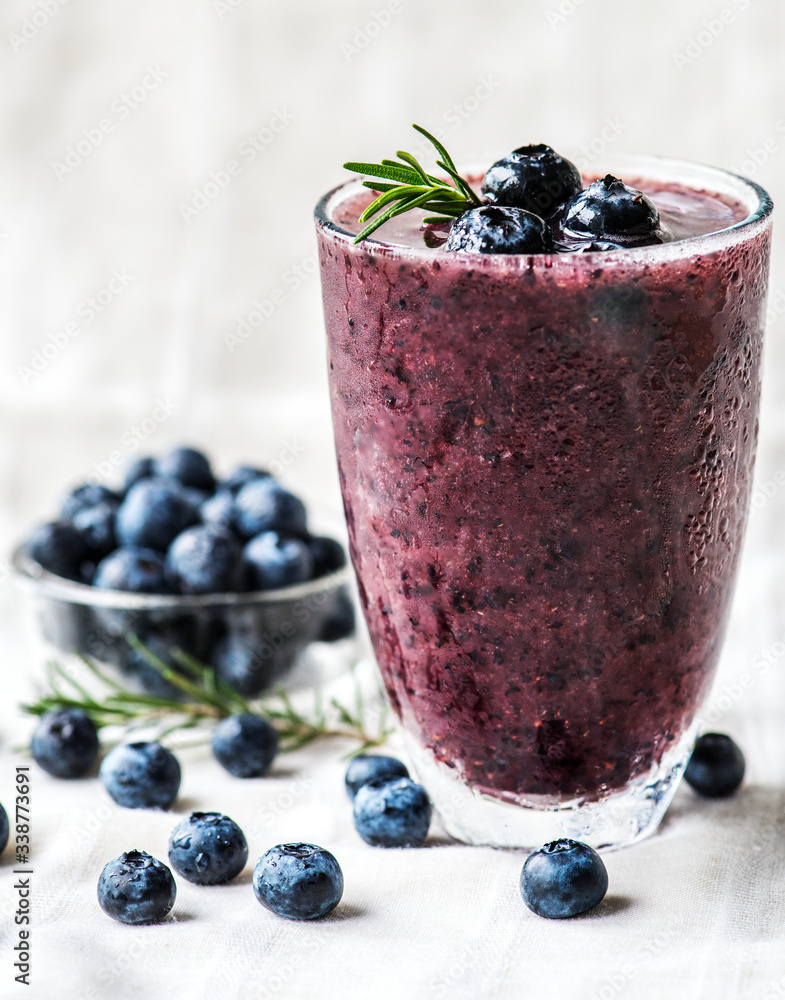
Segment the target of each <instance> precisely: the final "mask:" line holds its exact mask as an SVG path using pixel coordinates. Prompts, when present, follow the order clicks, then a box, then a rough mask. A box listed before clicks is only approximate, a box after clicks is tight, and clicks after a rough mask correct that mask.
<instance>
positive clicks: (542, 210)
mask: <svg viewBox="0 0 785 1000" xmlns="http://www.w3.org/2000/svg"><path fill="white" fill-rule="evenodd" d="M582 186H583V182H582V181H581V175H580V171H579V170H578V168H577V167H576V166H575V164H574V163H571V162H570V161H569V160H567V159H565V158H564V157H563V156H559V154H558V153H556V152H554V151H553V149H551V147H550V146H545V145H542V144H538V145H534V146H521V147H520V148H519V149H516V150H514V151H513V152H512V153H510V154H509V156H505V157H503V158H502V159H501V160H497V162H496V163H494V164H493V166H492V167H490V168H489V169H488V171H487V173H486V174H485V177H483V181H482V193H483V197H484V199H485V201H486V202H487V203H488V204H490V205H507V206H510V207H514V208H525V209H526V211H527V212H534V214H535V215H539V216H541V217H542V218H543V219H547V218H550V216H552V215H553V214H554V213H555V212H556V211H558V209H559V208H560V207H561V206H562V205H563V204H564V203H565V202H566V201H569V199H570V198H572V197H573V196H574V195H576V194H577V193H578V192H579V191H580V189H581V187H582Z"/></svg>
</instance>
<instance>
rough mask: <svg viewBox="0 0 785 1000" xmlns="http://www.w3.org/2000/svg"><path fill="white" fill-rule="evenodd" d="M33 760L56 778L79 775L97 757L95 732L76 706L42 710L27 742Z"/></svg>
mask: <svg viewBox="0 0 785 1000" xmlns="http://www.w3.org/2000/svg"><path fill="white" fill-rule="evenodd" d="M30 749H31V751H32V754H33V759H34V760H35V762H36V763H37V764H38V766H39V767H42V768H43V769H44V770H45V771H46V772H47V773H48V774H53V775H54V776H55V777H56V778H81V777H82V775H85V774H87V772H88V771H89V770H90V768H91V767H92V766H93V764H94V763H95V758H96V757H97V756H98V732H97V730H96V728H95V723H94V722H93V720H92V719H91V718H90V716H89V715H85V713H84V712H83V711H81V709H78V708H61V709H57V710H55V711H52V712H45V713H44V714H43V715H42V716H41V718H40V719H39V721H38V725H37V726H36V727H35V731H34V732H33V737H32V739H31V741H30Z"/></svg>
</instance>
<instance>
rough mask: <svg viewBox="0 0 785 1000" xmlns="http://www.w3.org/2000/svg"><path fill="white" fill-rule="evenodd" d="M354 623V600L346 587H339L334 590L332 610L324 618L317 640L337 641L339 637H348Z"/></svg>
mask: <svg viewBox="0 0 785 1000" xmlns="http://www.w3.org/2000/svg"><path fill="white" fill-rule="evenodd" d="M355 625H356V615H355V612H354V601H353V600H352V599H351V597H350V595H349V592H348V591H347V590H346V588H345V587H341V589H340V590H338V591H337V592H336V595H335V603H334V604H333V607H332V610H331V611H330V613H329V615H328V616H327V617H326V618H325V619H324V623H323V624H322V627H321V630H320V632H319V640H320V641H321V642H338V640H339V639H348V638H349V636H351V635H354V632H355Z"/></svg>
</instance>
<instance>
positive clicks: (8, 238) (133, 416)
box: [0, 0, 785, 1000]
mask: <svg viewBox="0 0 785 1000" xmlns="http://www.w3.org/2000/svg"><path fill="white" fill-rule="evenodd" d="M723 11H726V12H727V11H729V12H730V15H731V16H730V17H727V16H726V15H725V14H724V13H723ZM721 14H722V16H720V15H721ZM784 39H785V6H783V5H781V4H772V3H768V4H763V3H759V4H756V3H743V2H741V0H739V2H736V0H733V2H731V0H728V2H727V3H725V4H722V3H720V2H718V0H695V2H694V3H692V4H690V5H689V6H688V7H687V6H685V5H684V4H683V3H681V2H680V0H660V2H659V3H658V4H657V5H656V10H655V8H654V7H653V6H652V5H646V4H640V5H637V4H636V5H624V8H623V12H622V9H621V7H620V6H619V4H618V3H616V2H615V0H587V2H585V3H579V2H578V0H574V2H569V0H566V2H559V3H557V2H556V0H552V2H550V0H549V2H548V3H547V4H510V3H509V2H507V0H486V2H484V3H483V4H481V5H478V4H477V3H471V2H469V0H453V3H451V4H450V5H449V7H447V8H445V6H444V5H440V4H435V3H432V2H428V0H426V2H423V0H418V2H415V0H400V2H397V0H378V3H373V4H371V3H368V2H367V0H343V2H341V3H317V2H315V0H293V2H290V3H272V2H266V0H187V2H186V0H169V2H167V3H165V4H161V3H160V2H156V0H134V2H128V0H112V2H111V3H107V2H106V0H70V2H66V0H3V3H2V5H0V74H2V86H0V330H1V331H2V332H1V333H0V517H1V518H2V520H1V521H0V546H2V552H0V558H2V559H4V554H5V553H6V552H7V551H8V549H9V548H10V546H11V544H12V543H13V542H14V541H15V540H17V539H18V538H19V537H20V536H21V535H22V534H23V533H24V532H25V531H26V530H27V529H28V528H29V526H30V525H31V523H32V522H33V521H34V520H36V519H44V518H46V517H48V516H50V515H51V514H52V512H53V508H54V507H55V504H56V498H57V496H58V495H59V493H60V492H61V491H62V490H63V489H64V488H65V487H66V486H67V485H68V484H70V483H71V482H73V481H76V480H78V479H79V478H80V477H84V476H87V475H90V474H95V475H98V476H99V477H105V476H106V475H107V473H111V472H112V470H113V469H114V468H116V467H117V466H118V465H119V464H121V463H123V462H125V461H126V460H128V459H129V458H131V457H134V456H135V455H137V454H140V453H142V452H143V451H153V452H160V451H161V449H162V448H164V447H166V446H167V445H168V444H170V443H174V442H175V441H179V440H187V441H189V442H193V443H195V444H200V443H203V444H204V445H205V446H207V447H208V448H209V449H210V450H211V452H212V453H213V454H215V455H217V456H218V457H219V459H220V464H221V467H222V468H228V467H229V466H230V465H231V463H232V462H233V461H236V460H237V461H239V460H246V461H247V460H251V461H259V462H267V463H268V464H270V465H271V466H272V467H273V468H274V470H275V471H276V472H278V473H280V474H281V475H282V477H283V478H284V480H285V481H286V482H287V483H288V484H289V485H290V486H292V487H293V488H295V489H297V490H298V491H300V492H302V493H303V495H304V496H305V497H306V498H307V499H308V500H309V502H310V504H311V506H312V507H313V506H314V505H322V506H323V507H325V508H326V509H327V510H331V511H333V512H335V511H338V510H340V501H339V497H338V489H337V477H336V474H335V468H334V459H333V453H332V443H331V430H330V422H329V409H328V397H327V383H326V373H325V365H324V360H323V357H324V350H323V332H322V320H321V306H320V301H319V289H318V278H317V277H316V274H315V258H314V241H313V235H312V222H311V213H312V207H313V204H314V203H315V202H316V200H317V198H318V197H319V196H320V195H321V194H322V193H323V191H324V190H326V189H327V188H328V187H331V186H332V185H333V184H336V183H338V182H339V181H340V180H341V173H342V171H341V168H340V164H341V163H342V162H343V161H344V160H346V159H347V158H350V157H357V158H363V157H367V158H370V157H383V156H388V155H391V154H392V153H393V152H394V150H395V149H397V148H413V147H412V146H411V139H410V136H411V135H412V134H413V133H411V130H410V129H409V124H410V122H412V121H418V122H422V123H423V124H424V125H425V126H426V127H429V128H436V129H439V128H441V130H442V133H443V136H444V138H445V140H446V142H447V145H448V148H449V149H450V151H451V152H452V153H453V154H454V155H455V157H456V158H458V159H459V160H461V159H464V160H467V159H469V158H471V159H472V160H478V159H485V160H486V161H487V160H489V159H490V158H491V157H495V156H499V155H502V154H503V153H504V152H505V151H506V150H508V149H509V148H510V147H511V145H514V144H520V143H522V142H530V141H547V142H552V143H554V144H555V145H556V146H557V147H558V148H560V149H563V150H564V151H565V152H568V153H569V152H571V151H572V152H574V155H575V156H576V157H577V159H578V162H579V163H580V165H581V166H582V167H585V168H586V169H589V170H593V169H598V170H602V168H603V158H604V157H605V156H606V155H611V153H612V151H613V149H614V148H618V149H624V150H630V151H641V152H662V153H666V154H672V155H678V156H683V157H685V158H691V159H695V160H699V161H703V162H711V163H717V164H719V165H722V166H726V167H729V168H735V169H739V170H741V171H742V172H752V173H754V176H755V178H756V179H757V180H760V181H761V183H763V184H765V185H766V186H768V187H770V188H771V190H772V193H773V194H774V196H775V201H776V200H777V197H778V195H781V194H785V178H784V177H783V173H782V158H783V156H785V152H783V151H782V150H783V146H782V143H783V138H782V128H783V127H782V119H781V117H780V116H781V115H782V113H783V108H784V107H785V78H783V75H782V73H781V70H780V67H781V55H782V48H783V40H784ZM140 88H141V89H140ZM126 97H127V99H126ZM129 102H130V103H129ZM416 148H417V149H419V147H416ZM230 164H235V165H236V167H235V166H230ZM777 248H778V250H777V254H775V260H774V270H773V274H772V285H771V287H772V295H771V305H772V308H771V315H770V329H769V335H768V336H769V344H768V348H767V362H768V368H767V375H766V378H767V383H766V393H765V399H764V411H763V415H762V420H761V435H762V436H761V455H760V461H759V466H758V474H757V476H758V483H759V490H758V492H757V493H756V512H755V517H754V518H753V519H752V521H751V527H750V532H749V536H748V543H747V548H746V552H745V555H744V560H743V566H742V572H741V576H740V582H739V587H738V592H737V598H736V603H735V606H734V612H733V619H732V623H731V628H730V633H729V638H728V642H727V644H726V648H725V652H724V654H723V661H722V668H721V671H720V675H719V677H718V680H717V684H716V685H715V688H714V692H713V695H712V701H711V702H710V710H709V711H708V713H707V717H708V721H709V725H710V728H714V729H720V730H724V731H728V732H730V733H732V734H733V736H734V737H735V738H736V739H737V740H738V742H739V743H740V744H741V745H742V747H743V748H744V750H745V753H746V755H747V760H748V777H747V781H746V784H745V787H744V788H743V789H742V791H741V792H740V793H739V794H738V795H736V796H735V797H734V798H732V799H730V800H728V801H726V802H717V803H707V802H703V801H700V800H698V798H697V797H696V796H694V795H693V794H692V793H691V792H690V790H689V789H686V788H685V789H681V790H680V791H679V793H678V795H677V797H676V799H675V801H674V804H673V806H672V808H671V810H670V812H669V814H668V816H667V818H666V821H665V823H664V824H663V826H662V828H661V830H660V832H659V833H658V834H657V835H656V836H654V837H652V838H651V839H649V840H647V841H646V842H644V843H641V844H639V845H637V846H635V847H633V848H630V849H627V850H624V851H620V852H617V853H613V854H610V855H608V856H607V857H606V863H607V867H608V871H609V875H610V890H609V895H608V898H607V899H606V901H605V902H604V903H603V904H602V905H601V906H600V907H599V908H598V909H597V910H596V911H595V912H593V913H591V914H589V915H587V916H585V917H583V918H580V919H577V920H571V921H564V922H554V921H550V922H549V921H545V920H541V919H539V918H537V917H535V916H534V915H533V914H531V913H529V912H528V911H527V910H526V909H525V907H524V906H523V904H522V901H521V899H520V895H519V892H518V878H519V873H520V869H521V866H522V863H523V860H524V859H523V855H522V854H521V853H519V852H514V851H495V850H490V849H482V848H470V847H465V846H461V845H457V844H453V843H450V842H449V841H447V839H446V838H445V837H444V836H443V835H442V834H441V833H440V831H439V827H438V823H435V824H434V829H433V832H432V836H431V839H430V841H429V844H428V846H427V847H425V848H423V849H421V850H408V851H382V850H374V849H372V848H370V847H367V846H365V845H364V844H363V843H362V842H361V841H360V839H359V838H358V837H357V835H356V834H355V832H354V830H353V827H352V820H351V811H350V808H349V804H348V800H347V799H346V797H345V794H344V791H343V787H342V780H343V770H344V764H343V762H342V761H341V755H342V754H343V753H344V752H346V751H347V750H349V749H350V746H349V745H348V744H347V745H344V746H336V745H332V744H331V745H321V746H317V747H312V748H309V749H306V750H303V751H301V752H298V753H296V754H292V755H291V756H285V757H281V758H280V759H279V760H278V762H277V763H276V765H275V767H274V769H273V772H272V774H271V775H270V776H269V777H268V778H265V779H262V780H255V781H250V782H243V781H240V780H238V779H234V778H231V777H230V776H228V775H227V774H225V773H224V772H223V771H222V770H221V769H220V768H219V767H218V766H217V765H216V764H215V762H214V761H213V760H212V759H211V757H210V756H209V753H208V751H207V750H205V749H193V750H184V751H182V752H181V754H180V756H181V759H182V763H183V768H184V781H183V788H182V794H181V796H180V798H179V800H178V802H177V804H176V807H175V809H174V810H173V811H172V812H171V813H156V812H146V811H126V810H122V809H119V808H116V807H114V806H113V805H112V804H111V802H110V800H109V799H108V797H107V795H106V794H105V792H104V790H103V788H102V786H101V785H100V783H99V782H98V780H97V779H91V780H85V781H78V782H61V781H56V780H54V779H52V778H50V777H48V776H46V775H45V774H43V773H42V772H41V771H40V770H37V769H36V770H34V771H33V772H32V793H31V794H32V800H33V817H32V828H33V865H34V869H35V873H34V875H33V877H32V878H33V894H32V897H31V899H32V918H33V922H32V925H31V943H32V965H33V972H32V977H31V979H32V985H31V986H30V987H29V988H25V987H23V986H21V985H18V984H16V983H14V981H13V974H14V969H13V958H12V955H13V946H14V943H15V931H16V929H17V928H16V927H15V925H14V922H13V920H14V917H13V912H14V906H15V898H16V897H15V891H14V889H13V885H14V874H13V870H12V869H13V866H12V861H11V855H10V853H8V852H6V853H5V854H4V855H3V857H2V858H1V859H0V924H1V925H2V937H1V938H0V997H2V998H3V1000H5V998H6V997H9V998H11V997H16V996H27V997H31V998H36V1000H38V998H40V1000H79V998H84V1000H87V998H91V1000H95V998H100V1000H105V998H111V1000H131V998H133V1000H139V998H143V1000H214V998H216V1000H268V998H273V997H275V998H286V1000H310V998H315V997H318V998H320V1000H388V998H389V1000H401V998H413V1000H431V998H433V1000H436V998H442V997H443V998H449V1000H464V998H465V1000H486V998H488V1000H491V998H493V1000H521V998H536V1000H617V998H619V1000H624V998H628V1000H662V998H664V997H668V998H670V997H673V998H678V1000H781V998H785V729H784V728H783V722H782V719H783V705H784V704H785V700H784V699H785V679H783V664H785V646H783V645H780V644H781V643H783V642H785V574H783V571H782V569H783V558H784V557H785V547H784V546H785V537H784V529H783V525H785V516H783V515H785V489H784V488H783V483H785V473H783V470H784V469H785V444H784V443H783V442H785V413H784V412H783V407H782V404H781V403H780V398H781V394H782V388H783V384H784V383H783V374H782V372H783V365H782V362H783V360H785V359H784V358H783V350H782V346H781V339H782V329H783V320H782V315H783V313H785V306H784V305H783V303H784V302H785V297H784V296H785V292H783V289H785V269H784V268H783V261H782V257H781V254H780V253H779V239H777ZM91 299H95V300H96V303H97V305H100V307H101V308H100V310H99V309H98V308H97V306H96V303H93V304H92V305H91V304H90V300H91ZM0 588H1V594H2V596H1V600H2V609H3V617H2V621H1V622H0V625H1V627H2V631H0V635H2V662H3V669H4V680H3V697H2V703H1V704H0V801H2V802H3V803H4V804H5V805H6V806H7V807H8V808H9V809H10V808H11V801H12V796H13V770H14V765H15V763H17V762H19V761H20V760H21V759H22V758H21V757H20V756H19V755H18V754H15V753H14V752H13V751H12V748H13V747H14V746H15V745H17V744H18V743H20V742H23V741H24V740H26V739H27V737H28V735H29V730H30V723H29V720H26V719H24V718H22V717H21V715H20V714H19V713H18V711H17V709H16V704H17V703H18V701H19V700H21V699H22V698H25V697H28V696H29V695H30V693H31V692H32V690H33V678H34V676H35V675H36V671H37V669H38V665H37V664H36V663H35V662H34V659H33V654H32V653H31V652H30V651H29V650H28V648H27V647H26V646H25V645H24V643H23V639H22V634H21V629H20V625H19V620H18V619H19V616H18V614H17V612H16V611H15V610H14V608H15V605H14V603H13V602H12V599H11V593H10V588H9V586H8V584H7V581H6V571H5V562H4V561H3V562H1V563H0ZM712 706H713V708H714V710H712ZM392 745H393V748H394V749H395V748H396V744H395V742H394V741H393V744H392ZM193 808H202V809H219V810H222V811H224V812H226V813H227V814H229V815H230V816H232V817H233V818H234V819H235V820H236V821H237V822H238V823H239V824H240V825H241V826H242V827H243V828H244V829H245V831H246V833H247V834H248V838H249V841H250V845H251V861H253V860H254V859H255V858H256V857H257V856H258V855H259V854H261V853H262V852H263V851H264V850H266V849H267V848H268V847H270V846H271V845H273V844H275V843H277V842H281V841H287V840H311V841H315V842H317V843H319V844H323V845H324V846H326V847H328V848H329V849H330V850H332V851H333V852H334V853H335V855H336V856H337V858H338V859H339V861H340V863H341V865H342V867H343V870H344V873H345V878H346V890H345V896H344V899H343V902H342V903H341V905H340V907H339V909H338V910H337V911H336V912H335V914H334V915H333V916H332V917H330V918H329V919H327V920H325V921H322V922H320V923H316V924H307V923H305V924H301V923H290V922H286V921H283V920H279V919H277V918H275V917H274V916H273V915H272V914H270V913H268V912H266V911H265V910H263V909H262V908H261V907H260V906H259V904H258V903H257V902H256V901H255V899H254V896H253V893H252V890H251V885H250V872H251V865H250V863H249V866H248V868H247V869H246V871H245V872H244V873H243V874H242V876H241V877H240V878H238V879H237V880H236V882H235V883H234V884H232V885H231V886H228V887H220V888H209V889H204V888H198V887H195V886H191V885H189V884H188V883H187V882H185V881H184V880H182V879H180V880H178V897H177V903H176V907H175V911H174V919H173V920H170V921H168V922H166V923H165V924H163V925H161V926H154V927H141V928H133V927H125V926H121V925H120V924H117V923H115V922H113V921H111V920H110V919H109V918H107V917H106V916H105V915H104V914H103V913H102V912H101V911H100V909H99V908H98V906H97V903H96V881H97V878H98V874H99V872H100V870H101V867H102V866H103V864H104V863H105V862H106V861H108V860H109V859H111V858H112V857H114V856H116V855H117V854H119V853H120V852H122V851H124V850H128V849H132V848H139V849H145V850H148V851H149V852H151V853H153V854H154V855H157V856H158V857H160V858H162V859H163V860H165V859H166V845H167V838H168V835H169V832H170V830H171V829H172V827H173V826H174V825H175V823H176V822H177V820H178V819H179V817H180V816H182V815H183V814H185V813H187V812H188V811H189V810H191V809H193Z"/></svg>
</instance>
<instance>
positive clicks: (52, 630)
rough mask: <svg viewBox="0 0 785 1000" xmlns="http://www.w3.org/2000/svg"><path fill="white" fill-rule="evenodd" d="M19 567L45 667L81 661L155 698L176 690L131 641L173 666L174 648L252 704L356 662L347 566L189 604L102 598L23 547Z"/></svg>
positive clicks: (160, 598) (110, 593)
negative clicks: (275, 688)
mask: <svg viewBox="0 0 785 1000" xmlns="http://www.w3.org/2000/svg"><path fill="white" fill-rule="evenodd" d="M12 566H13V569H14V576H15V579H16V582H17V584H18V585H19V586H20V588H21V589H22V591H23V592H24V593H25V595H26V598H27V599H26V604H27V608H26V617H27V618H28V620H30V619H31V618H32V626H31V629H29V631H32V633H33V639H34V641H35V640H37V645H38V647H39V649H38V656H39V657H40V658H41V659H43V660H46V659H53V658H54V659H57V658H58V657H61V656H62V655H63V654H83V655H85V656H88V657H90V658H91V659H92V660H94V661H96V662H97V663H98V664H99V665H101V666H102V667H104V668H106V669H108V671H109V672H114V673H115V676H118V675H119V676H120V677H121V678H122V679H123V681H124V682H126V683H127V684H128V685H129V686H131V687H135V688H137V689H141V690H144V691H147V692H149V693H151V694H156V695H161V696H165V697H170V696H172V695H173V694H174V693H175V689H174V687H173V685H171V684H170V683H169V682H168V681H166V680H165V679H164V678H163V677H162V676H161V674H160V673H159V672H158V671H157V670H156V669H155V668H154V667H153V666H152V665H151V664H149V663H148V662H147V660H145V658H144V657H143V656H142V655H141V654H140V653H139V652H138V651H137V650H134V649H133V648H132V647H131V646H130V645H129V643H128V641H127V640H126V638H125V637H126V636H127V635H128V634H134V635H136V636H137V637H138V638H139V639H140V640H141V641H142V642H143V643H144V644H145V645H146V646H148V647H149V648H150V649H151V651H152V652H153V653H155V654H156V655H157V656H160V657H161V658H162V659H164V660H167V662H169V661H170V652H171V650H172V649H173V648H177V649H180V650H182V651H183V652H185V653H188V654H190V655H191V656H192V657H195V658H196V659H197V660H199V661H201V662H202V663H206V664H209V665H211V666H213V667H215V669H216V672H217V673H218V675H219V676H220V677H221V678H222V679H223V680H225V681H227V682H228V683H229V684H231V685H232V687H234V688H235V689H237V690H238V691H240V692H241V693H242V694H245V695H248V696H254V695H257V694H259V693H261V692H263V691H265V690H267V689H268V688H270V687H271V686H272V685H273V684H275V683H278V682H279V681H280V682H283V683H284V685H285V687H286V688H287V689H293V688H297V687H306V686H313V685H315V684H320V683H322V682H323V681H325V680H328V679H330V677H332V676H334V675H336V674H337V673H340V672H342V671H343V670H345V669H347V668H348V667H349V666H350V664H351V662H352V661H353V655H352V654H353V653H355V650H354V649H353V646H354V644H355V640H354V638H353V637H354V634H355V617H356V616H355V604H354V600H353V597H352V579H353V578H352V571H351V569H350V567H349V566H344V567H342V568H341V569H339V570H336V571H335V572H333V573H329V574H327V575H325V576H322V577H318V578H317V579H314V580H309V581H307V582H306V583H301V584H296V585H294V586H290V587H285V588H282V589H280V590H266V591H254V592H249V593H228V594H204V595H185V596H184V595H168V594H167V595H158V594H130V593H124V592H121V591H114V590H99V589H97V588H95V587H91V586H88V585H87V584H83V583H77V582H75V581H73V580H68V579H65V578H64V577H60V576H56V575H54V574H53V573H49V572H47V571H46V570H44V569H43V568H42V567H41V566H40V565H39V563H37V562H36V561H35V560H34V559H32V558H31V557H30V555H29V554H28V552H27V550H26V548H25V546H24V545H20V546H19V547H18V548H17V549H16V550H15V551H14V553H13V555H12ZM327 643H329V644H331V645H332V648H330V646H325V645H324V644H327ZM314 644H316V645H314ZM41 647H43V648H41ZM311 647H313V648H311Z"/></svg>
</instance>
